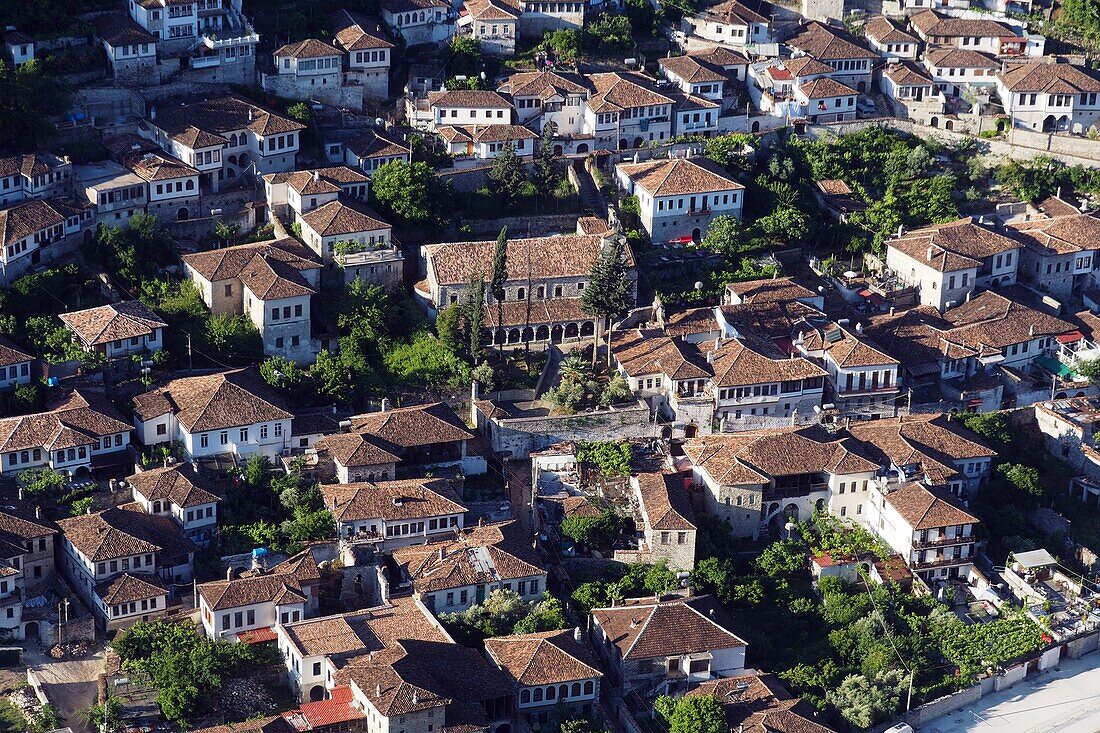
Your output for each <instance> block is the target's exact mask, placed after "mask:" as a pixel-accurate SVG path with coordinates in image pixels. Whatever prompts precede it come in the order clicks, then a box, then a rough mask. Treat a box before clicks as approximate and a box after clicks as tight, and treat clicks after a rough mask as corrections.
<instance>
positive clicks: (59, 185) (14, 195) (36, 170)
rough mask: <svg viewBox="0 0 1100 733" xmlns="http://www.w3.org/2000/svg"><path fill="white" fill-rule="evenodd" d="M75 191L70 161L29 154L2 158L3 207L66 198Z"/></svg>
mask: <svg viewBox="0 0 1100 733" xmlns="http://www.w3.org/2000/svg"><path fill="white" fill-rule="evenodd" d="M72 188H73V165H72V162H71V161H70V160H69V158H68V157H58V156H56V155H51V154H49V153H34V154H30V153H27V154H25V155H11V156H8V157H5V158H0V206H7V205H8V204H15V203H19V202H20V201H25V200H27V199H44V198H54V197H58V198H63V197H65V196H67V195H69V194H71V193H72Z"/></svg>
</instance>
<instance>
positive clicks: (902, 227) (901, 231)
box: [898, 224, 905, 237]
mask: <svg viewBox="0 0 1100 733" xmlns="http://www.w3.org/2000/svg"><path fill="white" fill-rule="evenodd" d="M902 234H905V225H904V224H899V225H898V236H899V237H900V236H901V235H902Z"/></svg>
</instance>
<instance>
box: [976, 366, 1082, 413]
mask: <svg viewBox="0 0 1100 733" xmlns="http://www.w3.org/2000/svg"><path fill="white" fill-rule="evenodd" d="M1073 371H1074V372H1076V373H1077V374H1080V375H1081V376H1082V377H1084V378H1085V379H1087V380H1089V382H1091V383H1092V384H1100V359H1082V360H1079V361H1078V362H1077V363H1076V364H1075V365H1074V367H1073ZM990 414H994V415H1000V414H1001V413H999V412H997V413H990Z"/></svg>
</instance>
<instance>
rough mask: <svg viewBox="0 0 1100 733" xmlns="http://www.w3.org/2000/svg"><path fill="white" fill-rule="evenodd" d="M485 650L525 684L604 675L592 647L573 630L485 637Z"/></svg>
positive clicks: (521, 684) (518, 680)
mask: <svg viewBox="0 0 1100 733" xmlns="http://www.w3.org/2000/svg"><path fill="white" fill-rule="evenodd" d="M485 653H486V654H488V655H489V657H490V658H491V659H492V661H494V662H496V663H497V665H498V666H499V667H500V668H501V669H503V670H504V671H505V672H506V673H507V674H508V676H509V677H511V678H512V679H513V680H515V681H516V683H518V684H519V685H520V686H522V687H534V686H537V685H559V684H565V683H569V682H575V681H577V680H586V679H598V678H601V677H603V672H601V671H600V670H599V667H598V662H597V661H596V659H595V658H594V655H593V654H592V650H591V649H589V647H588V646H587V645H586V644H584V643H583V642H580V641H577V640H576V639H574V638H573V629H562V630H560V631H543V632H539V633H534V634H516V635H513V636H497V637H494V638H491V639H486V640H485Z"/></svg>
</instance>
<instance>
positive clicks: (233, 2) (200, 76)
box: [129, 0, 260, 84]
mask: <svg viewBox="0 0 1100 733" xmlns="http://www.w3.org/2000/svg"><path fill="white" fill-rule="evenodd" d="M129 9H130V17H131V18H132V19H133V20H134V21H135V22H136V23H137V24H138V25H139V26H141V28H142V29H144V30H145V31H146V32H147V33H149V34H151V35H152V36H153V37H155V38H156V39H157V54H158V57H159V58H165V59H168V58H171V59H176V58H179V63H180V68H181V69H184V70H187V71H186V77H185V78H187V79H188V80H190V81H197V82H208V83H209V82H214V83H221V84H227V83H237V84H248V83H252V82H254V81H255V76H256V46H257V44H258V43H259V42H260V37H259V35H257V34H256V31H254V30H253V29H252V26H251V25H250V24H249V22H248V20H247V19H246V18H245V16H244V13H243V12H242V9H241V0H142V1H141V2H136V1H135V2H130V3H129Z"/></svg>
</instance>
